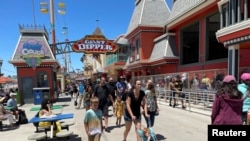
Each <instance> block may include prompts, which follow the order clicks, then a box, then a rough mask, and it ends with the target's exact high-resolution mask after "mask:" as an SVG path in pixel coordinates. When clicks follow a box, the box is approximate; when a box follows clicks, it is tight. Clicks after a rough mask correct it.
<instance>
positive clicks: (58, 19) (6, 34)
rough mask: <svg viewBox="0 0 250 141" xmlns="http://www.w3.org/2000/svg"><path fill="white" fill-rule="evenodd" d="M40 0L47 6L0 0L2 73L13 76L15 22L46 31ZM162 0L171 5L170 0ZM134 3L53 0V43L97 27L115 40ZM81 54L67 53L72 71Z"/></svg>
mask: <svg viewBox="0 0 250 141" xmlns="http://www.w3.org/2000/svg"><path fill="white" fill-rule="evenodd" d="M42 1H43V2H47V3H48V5H49V0H1V1H0V19H2V20H1V22H0V48H1V50H0V58H1V59H2V60H3V65H2V73H4V76H8V75H16V68H15V67H14V66H13V65H12V64H10V63H8V61H9V60H10V59H11V57H12V55H13V53H14V50H15V48H16V45H17V43H18V39H19V36H20V32H19V24H20V25H35V24H36V25H44V26H45V27H46V28H47V30H50V16H49V13H48V14H43V13H41V12H40V2H42ZM166 1H167V3H168V5H169V7H171V3H172V0H166ZM33 2H34V4H33ZM59 2H64V3H65V4H66V14H65V15H60V14H58V13H57V10H58V3H59ZM134 6H135V5H134V0H54V7H55V31H56V40H57V42H63V41H64V40H65V39H69V41H76V40H79V39H81V38H83V37H84V36H85V35H91V34H92V33H93V32H94V30H95V29H96V27H97V26H98V27H99V28H100V29H101V30H102V33H103V34H104V36H105V37H106V38H107V39H115V38H116V37H118V36H119V35H120V34H124V33H126V31H127V28H128V25H129V22H130V18H131V16H132V13H133V10H134ZM33 9H34V10H33ZM33 11H34V12H33ZM96 20H99V22H97V21H96ZM63 27H67V28H68V34H67V35H65V34H63V33H62V31H63V30H62V29H63ZM49 36H50V35H49ZM50 39H51V36H50ZM49 42H50V41H49ZM81 56H82V54H81V53H71V54H70V57H71V66H72V68H74V69H75V70H76V69H82V66H83V64H82V63H81V62H80V58H81ZM56 57H57V58H58V60H59V62H60V63H63V59H62V56H61V55H58V56H56ZM72 68H71V70H72Z"/></svg>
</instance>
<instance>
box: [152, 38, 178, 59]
mask: <svg viewBox="0 0 250 141" xmlns="http://www.w3.org/2000/svg"><path fill="white" fill-rule="evenodd" d="M154 42H155V44H154V48H153V51H152V54H151V56H150V59H149V62H153V61H157V60H161V59H164V58H169V59H177V58H178V56H177V55H176V46H175V41H174V36H173V35H169V34H164V35H162V36H160V37H158V38H156V39H155V41H154Z"/></svg>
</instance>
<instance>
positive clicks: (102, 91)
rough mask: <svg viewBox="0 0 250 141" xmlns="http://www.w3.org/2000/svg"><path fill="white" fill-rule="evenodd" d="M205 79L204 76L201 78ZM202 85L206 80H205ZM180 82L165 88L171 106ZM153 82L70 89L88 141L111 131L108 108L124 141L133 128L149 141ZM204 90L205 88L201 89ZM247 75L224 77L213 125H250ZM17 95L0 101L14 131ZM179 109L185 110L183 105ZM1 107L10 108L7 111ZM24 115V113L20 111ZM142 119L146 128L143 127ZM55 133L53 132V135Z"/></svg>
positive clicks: (0, 113)
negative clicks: (123, 126)
mask: <svg viewBox="0 0 250 141" xmlns="http://www.w3.org/2000/svg"><path fill="white" fill-rule="evenodd" d="M204 78H205V77H204ZM203 83H204V85H205V84H206V80H205V79H204V82H203ZM183 85H184V84H183V81H182V80H181V78H180V76H178V75H177V76H175V77H173V78H170V83H169V86H168V88H169V89H170V90H172V91H174V93H173V94H172V96H171V97H170V103H169V105H170V106H173V107H175V106H176V105H177V103H176V102H177V97H179V98H184V96H183V95H182V88H183ZM155 87H156V86H155V84H154V82H153V80H151V79H148V80H147V81H146V88H145V89H142V81H141V80H135V81H134V83H133V84H130V83H128V82H127V81H126V80H125V78H124V77H123V76H121V77H120V78H119V80H118V81H117V82H114V80H113V78H109V79H108V81H107V80H106V78H105V77H101V78H100V79H97V80H96V83H91V82H80V83H78V84H73V85H72V86H70V92H69V93H70V94H71V97H72V99H73V100H74V101H76V103H77V104H76V105H75V107H76V109H81V107H83V108H85V110H86V113H85V115H84V120H83V122H84V128H85V131H86V134H87V136H88V140H89V141H99V140H100V138H101V135H102V133H103V132H107V133H109V132H111V130H110V128H109V115H110V114H109V107H112V110H111V111H112V114H113V116H115V117H116V121H115V123H116V126H117V127H118V128H120V127H121V125H122V124H123V123H124V125H125V128H124V132H123V141H126V140H127V137H128V135H129V132H130V130H131V127H132V126H133V125H134V127H135V130H136V133H137V134H136V138H137V141H144V140H145V141H149V140H153V138H154V133H153V132H154V131H153V126H154V125H155V116H156V115H157V113H158V112H159V111H160V109H159V107H158V104H157V95H156V89H155ZM204 87H206V86H204ZM249 90H250V73H243V74H242V75H241V76H240V82H237V81H236V79H235V77H234V76H232V75H226V76H225V77H224V78H223V80H222V83H221V85H220V86H218V87H217V90H216V95H215V99H214V102H213V107H212V112H211V124H213V125H232V124H234V125H244V124H249V119H247V114H248V112H249V111H250V91H249ZM15 96H16V93H15V92H14V91H11V92H10V93H9V95H8V100H7V101H6V96H5V97H1V98H0V118H7V119H8V120H9V123H10V124H9V127H10V128H13V127H14V126H15V124H16V123H18V118H19V117H18V116H19V113H18V112H20V111H22V110H21V109H18V107H17V102H16V100H15V99H16V98H15ZM181 103H182V105H181V106H182V108H183V109H184V108H185V106H184V103H183V101H181ZM4 105H7V106H10V107H13V108H12V109H10V110H6V109H5V108H4ZM50 106H51V105H50V101H49V100H48V99H45V100H44V101H43V102H42V104H41V107H42V108H41V110H40V111H39V116H43V115H49V114H51V109H50ZM22 112H25V111H22ZM142 119H144V120H145V122H146V126H145V127H143V126H142ZM48 124H49V123H39V126H48ZM55 126H56V132H59V131H60V130H61V127H60V123H59V122H55ZM56 132H55V133H56Z"/></svg>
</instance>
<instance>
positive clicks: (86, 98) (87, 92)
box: [83, 83, 93, 111]
mask: <svg viewBox="0 0 250 141" xmlns="http://www.w3.org/2000/svg"><path fill="white" fill-rule="evenodd" d="M92 93H93V91H92V83H89V84H87V87H86V90H85V94H84V96H83V97H84V98H83V101H84V107H85V109H86V111H88V110H89V108H90V98H91V95H92Z"/></svg>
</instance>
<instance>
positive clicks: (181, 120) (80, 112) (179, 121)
mask: <svg viewBox="0 0 250 141" xmlns="http://www.w3.org/2000/svg"><path fill="white" fill-rule="evenodd" d="M55 104H56V105H63V111H62V112H63V113H72V112H73V113H74V118H73V119H67V120H69V121H70V120H73V121H74V122H75V125H73V126H71V127H70V130H71V131H73V132H74V135H73V136H71V138H70V140H69V141H87V136H86V134H85V130H84V127H83V116H84V113H85V110H84V109H75V107H74V102H73V100H71V98H70V97H69V96H64V95H63V96H61V97H60V98H59V100H58V102H56V103H55ZM33 106H34V104H25V105H23V106H22V107H20V108H21V109H25V110H26V113H27V116H28V118H29V119H30V118H32V117H33V116H34V115H35V113H36V112H33V111H30V108H31V107H33ZM159 107H160V110H161V111H160V115H159V116H157V117H156V122H155V125H154V127H153V129H154V130H155V133H156V134H157V138H158V140H160V141H206V140H207V125H208V124H209V123H210V116H209V115H210V112H209V111H204V114H200V113H196V112H190V111H188V110H183V109H181V108H180V106H179V107H176V108H172V107H170V106H168V104H166V103H163V102H161V103H160V105H159ZM110 114H111V112H110ZM142 121H143V123H142V124H143V125H144V126H145V125H146V124H145V122H144V119H143V120H142ZM4 123H7V121H4ZM123 123H124V121H123ZM123 125H124V124H123ZM109 126H110V129H111V132H110V133H106V132H104V134H103V136H102V139H101V140H102V141H122V140H123V131H124V126H122V127H120V128H119V127H116V126H115V117H110V118H109ZM34 131H35V127H34V126H33V124H31V123H28V124H24V125H20V126H19V128H17V129H13V130H7V129H6V128H5V129H4V131H0V137H1V141H9V140H11V141H27V140H28V139H27V137H28V136H29V135H30V134H33V133H34ZM127 141H136V136H135V130H134V127H133V128H131V131H130V133H129V136H128V138H127Z"/></svg>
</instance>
